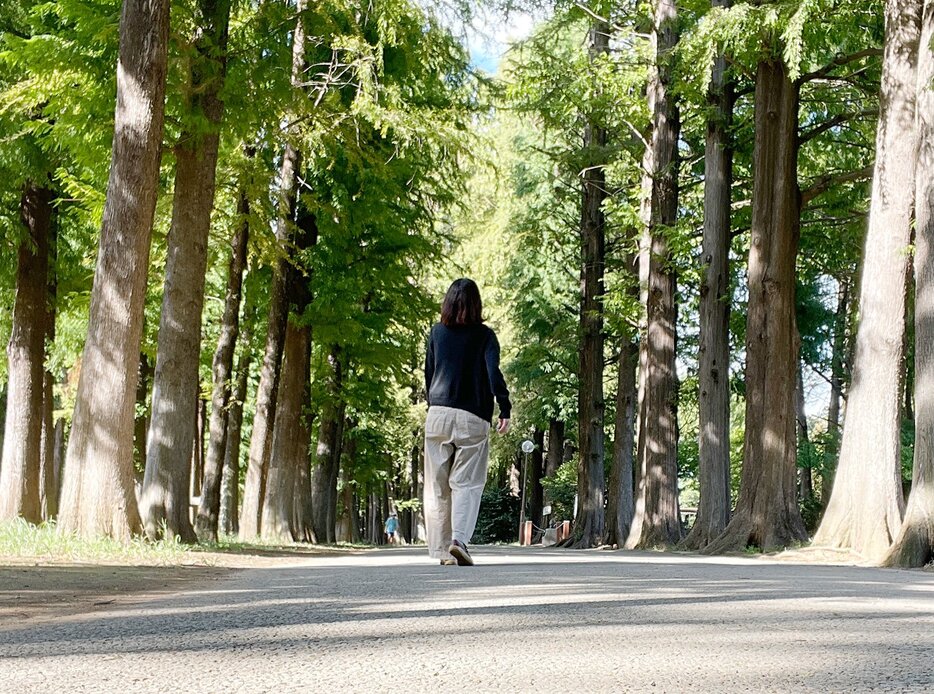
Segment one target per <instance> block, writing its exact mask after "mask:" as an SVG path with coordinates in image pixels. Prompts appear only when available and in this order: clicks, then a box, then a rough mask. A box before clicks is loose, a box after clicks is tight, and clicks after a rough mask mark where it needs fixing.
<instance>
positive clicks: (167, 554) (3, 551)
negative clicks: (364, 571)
mask: <svg viewBox="0 0 934 694" xmlns="http://www.w3.org/2000/svg"><path fill="white" fill-rule="evenodd" d="M371 548H372V545H367V544H362V543H359V544H351V543H343V542H342V543H337V544H334V545H310V544H306V543H302V542H291V543H285V544H284V543H272V542H263V541H262V540H259V539H257V540H255V541H251V542H243V541H241V540H240V539H239V538H237V537H236V536H221V537H220V538H219V539H218V541H217V542H203V543H199V544H196V545H185V544H182V543H181V542H178V541H176V540H158V541H153V540H148V539H146V538H145V537H135V538H133V539H132V540H131V541H130V542H128V543H124V542H120V541H118V540H114V539H111V538H108V537H99V538H93V539H88V538H83V537H80V536H78V535H77V534H74V533H65V532H62V531H61V529H59V528H58V527H56V525H55V522H54V521H49V522H45V523H42V524H41V525H32V524H31V523H27V522H26V521H24V520H22V519H17V520H14V521H10V522H6V523H0V559H6V560H7V561H17V560H20V561H36V562H49V563H62V562H77V563H98V564H136V565H145V566H178V565H182V564H198V565H203V566H215V565H217V564H219V563H221V564H227V565H229V564H230V563H231V562H233V563H234V565H236V564H237V563H238V560H236V559H235V557H236V556H241V557H244V558H246V559H247V561H248V559H249V557H265V558H268V559H275V558H277V557H282V558H285V557H303V556H314V555H321V554H335V553H340V552H351V551H356V550H365V549H371ZM224 556H227V557H230V559H224Z"/></svg>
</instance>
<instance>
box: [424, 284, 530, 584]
mask: <svg viewBox="0 0 934 694" xmlns="http://www.w3.org/2000/svg"><path fill="white" fill-rule="evenodd" d="M425 392H426V393H427V394H428V417H427V419H426V420H425V504H424V508H425V531H426V534H427V536H428V537H427V539H428V552H429V554H430V555H431V557H432V558H434V559H440V560H441V564H444V565H447V564H457V565H459V566H472V565H473V563H474V562H473V559H472V558H471V556H470V552H469V551H468V549H467V543H468V542H469V541H470V539H471V537H472V536H473V531H474V528H475V527H476V525H477V514H478V513H479V511H480V496H481V495H482V494H483V487H484V485H485V484H486V473H487V464H488V462H489V454H490V448H489V445H490V437H489V432H490V421H491V420H492V418H493V401H494V399H495V401H496V403H497V404H498V405H499V421H498V424H497V427H496V430H497V431H498V432H499V433H500V434H505V433H506V432H507V431H508V430H509V416H510V411H511V409H512V405H511V404H510V402H509V390H508V389H507V388H506V381H505V379H504V378H503V374H502V372H501V371H500V368H499V341H498V340H497V339H496V333H494V332H493V330H491V329H490V328H489V327H487V326H486V325H484V321H483V302H482V300H481V299H480V290H479V289H478V288H477V284H476V282H474V281H473V280H471V279H459V280H455V281H454V283H453V284H451V286H450V288H449V289H448V291H447V293H446V294H445V296H444V302H443V303H442V305H441V321H440V322H439V323H437V324H436V325H435V326H434V327H433V328H432V329H431V333H430V334H429V336H428V347H427V350H426V356H425Z"/></svg>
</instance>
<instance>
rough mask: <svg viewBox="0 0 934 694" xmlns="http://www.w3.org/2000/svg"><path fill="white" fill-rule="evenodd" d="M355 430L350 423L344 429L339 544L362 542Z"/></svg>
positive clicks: (354, 426)
mask: <svg viewBox="0 0 934 694" xmlns="http://www.w3.org/2000/svg"><path fill="white" fill-rule="evenodd" d="M355 428H356V424H355V423H354V422H348V423H347V425H346V426H345V427H344V455H343V458H342V459H343V463H344V464H343V465H342V466H341V492H340V497H341V513H340V522H339V524H338V532H337V541H338V542H352V543H357V542H359V541H360V528H359V527H358V526H357V514H356V508H355V506H354V504H355V502H354V486H355V483H354V481H353V469H354V463H355V462H356V454H357V439H356V437H355V436H353V435H351V432H353V430H354V429H355ZM400 515H402V514H400ZM406 515H408V514H406ZM406 542H411V538H410V537H406Z"/></svg>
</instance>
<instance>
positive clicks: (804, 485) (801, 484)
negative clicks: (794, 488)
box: [795, 364, 814, 501]
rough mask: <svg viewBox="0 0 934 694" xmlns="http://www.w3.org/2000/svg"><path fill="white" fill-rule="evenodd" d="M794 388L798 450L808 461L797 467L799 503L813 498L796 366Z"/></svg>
mask: <svg viewBox="0 0 934 694" xmlns="http://www.w3.org/2000/svg"><path fill="white" fill-rule="evenodd" d="M796 384H797V385H796V386H795V422H796V424H797V432H798V439H797V441H798V450H802V449H803V450H805V451H807V453H808V459H807V460H806V461H804V464H803V465H802V464H799V465H798V498H799V499H800V500H801V501H810V500H811V498H812V497H813V496H814V482H813V479H812V477H811V459H810V453H811V439H810V436H809V434H808V418H807V413H806V412H805V411H804V378H803V377H802V375H801V365H800V364H799V365H798V378H797V381H796Z"/></svg>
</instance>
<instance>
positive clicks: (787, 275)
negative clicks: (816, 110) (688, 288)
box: [705, 59, 807, 552]
mask: <svg viewBox="0 0 934 694" xmlns="http://www.w3.org/2000/svg"><path fill="white" fill-rule="evenodd" d="M797 132H798V88H797V85H795V84H794V83H792V81H791V80H790V79H789V77H788V70H787V68H786V66H785V65H784V63H783V62H781V60H773V59H767V60H763V61H761V62H760V63H759V67H758V70H757V74H756V92H755V145H754V153H753V161H754V166H753V202H752V230H751V243H750V249H749V267H748V272H747V277H748V286H749V304H748V309H747V319H746V433H745V439H744V448H743V472H742V477H741V478H740V491H739V499H738V501H737V505H736V511H735V513H734V515H733V518H732V520H731V521H730V523H729V524H728V525H727V527H726V529H725V530H724V531H723V533H722V534H721V535H720V536H719V537H718V538H717V539H716V540H714V541H713V542H712V543H711V544H710V545H708V547H707V549H706V550H705V551H709V552H724V551H729V550H739V549H743V548H744V547H746V546H748V545H756V546H758V547H759V548H761V549H762V550H763V551H766V550H770V549H775V548H778V547H785V546H787V545H789V544H792V543H794V542H798V541H803V540H805V539H807V532H806V531H805V528H804V522H803V521H802V519H801V514H800V512H799V510H798V502H797V494H796V487H797V485H796V475H795V460H796V450H795V381H796V372H797V364H798V344H797V329H796V327H795V258H796V255H797V249H798V229H799V221H800V193H799V191H798V184H797Z"/></svg>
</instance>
